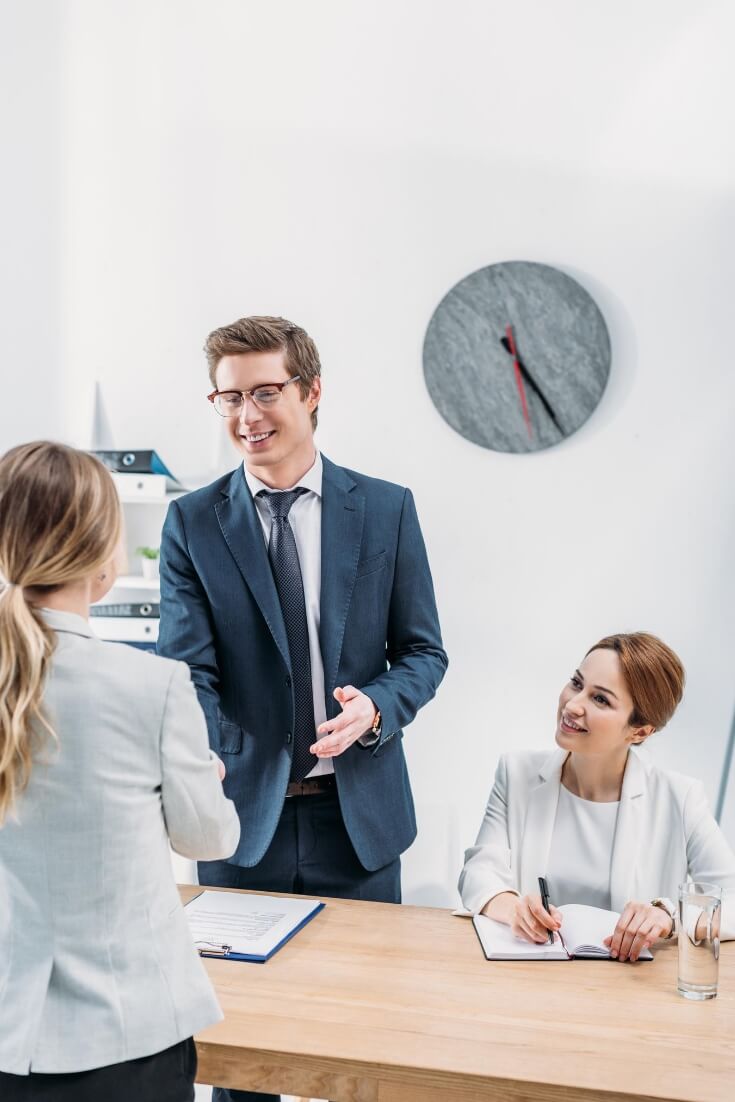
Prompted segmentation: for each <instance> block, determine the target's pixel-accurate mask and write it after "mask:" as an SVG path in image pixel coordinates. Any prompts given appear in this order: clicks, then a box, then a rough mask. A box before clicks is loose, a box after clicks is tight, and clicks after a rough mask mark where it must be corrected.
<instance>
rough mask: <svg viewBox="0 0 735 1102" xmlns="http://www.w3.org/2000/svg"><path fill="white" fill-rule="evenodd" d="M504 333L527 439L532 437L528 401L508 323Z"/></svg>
mask: <svg viewBox="0 0 735 1102" xmlns="http://www.w3.org/2000/svg"><path fill="white" fill-rule="evenodd" d="M505 335H506V337H507V338H508V345H509V346H510V354H511V356H512V357H513V371H514V372H515V377H516V386H517V387H518V393H519V395H520V397H521V409H522V410H523V420H524V421H525V422H526V428H527V429H528V437H529V439H533V429H532V428H531V418H530V416H529V413H528V403H527V402H526V390H525V387H524V386H523V378H522V377H521V365H520V364H519V363H518V353H517V352H516V342H515V340H514V338H513V328H512V326H510V325H506V327H505Z"/></svg>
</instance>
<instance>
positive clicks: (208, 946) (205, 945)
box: [194, 941, 232, 957]
mask: <svg viewBox="0 0 735 1102" xmlns="http://www.w3.org/2000/svg"><path fill="white" fill-rule="evenodd" d="M194 944H195V945H196V947H197V949H198V950H199V952H200V953H206V954H207V956H209V957H226V956H227V954H228V953H229V952H231V951H232V946H231V945H220V944H219V943H218V942H216V941H195V942H194Z"/></svg>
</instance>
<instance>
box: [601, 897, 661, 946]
mask: <svg viewBox="0 0 735 1102" xmlns="http://www.w3.org/2000/svg"><path fill="white" fill-rule="evenodd" d="M672 926H673V919H672V917H671V915H668V914H667V913H666V911H665V910H664V909H663V907H654V906H653V904H652V903H626V904H625V910H624V911H623V913H622V914H621V916H620V918H619V919H618V924H617V926H616V927H615V929H614V930H613V932H612V934H611V935H610V937H606V938H605V940H604V942H603V944H604V945H607V946H608V947H609V949H610V956H611V957H614V958H616V959H617V960H638V957H639V956H640V954H641V952H642V950H643V949H650V947H651V946H652V945H653V943H654V941H658V939H659V938H661V937H668V936H669V934H670V933H671V929H672Z"/></svg>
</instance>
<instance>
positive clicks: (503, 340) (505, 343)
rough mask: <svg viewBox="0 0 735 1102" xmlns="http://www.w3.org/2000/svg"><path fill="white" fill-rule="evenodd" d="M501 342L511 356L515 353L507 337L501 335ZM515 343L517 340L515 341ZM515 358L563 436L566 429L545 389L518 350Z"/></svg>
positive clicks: (522, 373)
mask: <svg viewBox="0 0 735 1102" xmlns="http://www.w3.org/2000/svg"><path fill="white" fill-rule="evenodd" d="M500 343H501V344H502V346H503V348H504V349H505V351H506V352H507V353H508V355H510V356H513V355H514V351H513V348H511V344H510V341H509V340H508V338H507V337H501V338H500ZM514 344H515V342H514ZM515 360H516V362H517V364H518V367H519V368H520V370H521V375H523V377H524V378H525V380H526V382H527V383H528V385H529V386H530V387H532V388H533V390H534V391H535V392H536V394H537V395H538V398H539V401H540V402H541V404H542V405H543V407H544V409H545V410H546V412H547V413H548V415H549V417H550V419H551V420H552V421H553V423H554V424H555V425H556V427H557V429H558V430H559V432H560V433H561V434H562V436H563V435H564V431H563V429H562V427H561V425H560V424H559V422H558V421H557V419H556V414H555V413H554V411H553V409H552V408H551V406H550V405H549V402H548V399H547V398H546V395H545V394H544V393H543V391H542V390H541V389H540V387H539V385H538V383H537V382H536V380H535V379H534V378H533V376H532V375H531V374H530V372H529V370H528V368H527V367H526V365H525V364H524V362H523V360H521V359H520V358H519V356H518V353H517V351H516V352H515Z"/></svg>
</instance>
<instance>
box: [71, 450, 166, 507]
mask: <svg viewBox="0 0 735 1102" xmlns="http://www.w3.org/2000/svg"><path fill="white" fill-rule="evenodd" d="M92 454H93V455H96V456H97V458H98V459H100V460H101V461H102V462H103V463H104V465H105V466H106V467H107V469H108V471H112V472H113V474H125V475H138V476H153V475H155V476H158V478H160V479H163V480H164V481H163V482H160V481H156V482H151V483H147V482H146V481H145V477H144V478H143V480H142V482H141V484H142V485H144V486H145V485H148V486H156V487H160V486H161V485H163V487H164V489H163V490H160V489H156V490H150V489H149V490H148V491H147V493H146V491H139V492H140V494H141V496H148V495H150V496H156V495H158V494H162V493H167V492H168V493H170V492H171V491H174V490H183V489H184V487H183V486H182V485H181V483H180V482H179V480H178V479H177V478H174V476H173V475H172V474H171V471H170V470H169V469H168V467H167V466H166V464H165V463H164V462H163V460H162V459H161V457H160V455H159V454H158V452H156V451H153V450H152V449H150V448H149V449H143V450H135V451H134V450H133V449H130V448H129V449H128V450H127V451H94V452H92ZM124 485H127V486H132V485H133V483H132V482H129V481H126V483H124ZM119 488H120V492H121V493H122V492H123V491H122V488H121V487H119ZM127 492H128V491H126V493H127ZM133 492H134V491H133Z"/></svg>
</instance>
